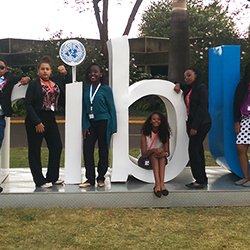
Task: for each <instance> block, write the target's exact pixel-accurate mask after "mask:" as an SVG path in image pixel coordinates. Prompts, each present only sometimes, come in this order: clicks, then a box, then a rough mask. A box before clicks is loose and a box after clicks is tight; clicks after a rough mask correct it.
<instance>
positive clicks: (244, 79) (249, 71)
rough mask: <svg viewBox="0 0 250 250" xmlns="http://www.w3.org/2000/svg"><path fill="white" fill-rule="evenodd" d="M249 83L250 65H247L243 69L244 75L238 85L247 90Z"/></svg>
mask: <svg viewBox="0 0 250 250" xmlns="http://www.w3.org/2000/svg"><path fill="white" fill-rule="evenodd" d="M249 82H250V63H248V64H247V65H246V67H245V71H244V75H243V77H242V79H241V81H240V84H242V85H243V86H245V88H246V89H247V88H248V83H249Z"/></svg>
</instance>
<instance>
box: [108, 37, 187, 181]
mask: <svg viewBox="0 0 250 250" xmlns="http://www.w3.org/2000/svg"><path fill="white" fill-rule="evenodd" d="M108 48H109V61H110V65H109V66H110V67H109V68H110V81H111V85H112V89H113V94H114V99H115V105H116V110H117V120H118V121H117V122H118V132H117V133H116V134H114V136H113V143H112V150H113V151H112V157H113V158H112V177H111V181H112V182H125V181H126V180H127V178H128V175H130V174H131V175H133V176H134V177H136V178H137V179H139V180H142V181H145V182H148V183H153V182H154V176H153V171H152V170H145V169H142V168H140V167H138V166H137V160H136V159H133V157H131V156H129V141H128V140H129V134H128V131H129V128H128V120H129V117H128V108H129V106H131V105H132V104H133V103H134V102H135V101H137V100H138V99H140V98H142V97H144V96H147V95H157V96H159V97H160V98H161V100H162V101H163V102H164V104H165V107H166V110H167V114H168V121H169V124H170V126H171V130H172V136H171V139H170V151H171V152H170V157H169V163H168V165H167V168H166V175H165V180H166V181H169V180H171V179H173V178H175V177H176V176H177V175H178V174H179V173H180V172H181V171H182V170H183V169H184V167H185V166H186V164H187V162H188V151H187V148H188V136H187V134H186V129H185V128H186V108H185V105H184V102H183V99H182V95H181V94H176V93H175V92H174V91H173V88H174V84H173V83H171V82H169V81H163V80H143V81H139V82H136V83H134V84H133V85H131V86H129V44H128V39H127V37H126V36H124V37H122V38H117V39H111V40H110V41H108ZM138 144H139V143H138Z"/></svg>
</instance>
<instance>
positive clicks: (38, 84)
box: [25, 57, 63, 188]
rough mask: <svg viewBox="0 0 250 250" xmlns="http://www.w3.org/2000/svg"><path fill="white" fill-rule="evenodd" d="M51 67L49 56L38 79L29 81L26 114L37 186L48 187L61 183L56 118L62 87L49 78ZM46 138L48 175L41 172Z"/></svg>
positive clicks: (41, 64)
mask: <svg viewBox="0 0 250 250" xmlns="http://www.w3.org/2000/svg"><path fill="white" fill-rule="evenodd" d="M51 74H52V66H51V63H50V60H49V58H48V57H44V58H43V59H42V61H41V62H40V63H39V64H38V68H37V75H38V78H37V79H36V80H34V81H33V82H31V83H30V84H29V87H28V89H27V92H26V109H27V115H26V119H25V126H26V132H27V138H28V158H29V166H30V169H31V173H32V176H33V180H34V182H35V184H36V187H42V188H49V187H52V186H53V184H54V185H56V184H62V183H63V181H62V180H60V179H59V168H60V157H61V151H62V142H61V137H60V133H59V130H58V126H57V123H56V119H55V111H56V110H57V108H58V100H59V96H60V89H59V87H58V85H57V84H56V83H55V82H53V81H51V80H50V77H51ZM43 139H45V141H46V143H47V147H48V150H49V159H48V168H47V173H46V176H45V177H44V175H43V173H42V164H41V145H42V141H43Z"/></svg>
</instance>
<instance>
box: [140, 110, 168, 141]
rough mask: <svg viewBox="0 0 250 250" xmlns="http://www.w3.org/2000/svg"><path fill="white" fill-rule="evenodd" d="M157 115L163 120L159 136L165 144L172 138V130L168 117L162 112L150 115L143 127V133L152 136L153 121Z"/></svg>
mask: <svg viewBox="0 0 250 250" xmlns="http://www.w3.org/2000/svg"><path fill="white" fill-rule="evenodd" d="M155 114H157V115H158V116H159V117H160V119H161V124H160V126H159V132H158V136H159V139H160V141H161V142H162V143H163V144H165V143H166V142H167V140H168V139H169V137H170V132H171V129H170V126H169V124H168V120H167V117H166V116H165V115H163V114H162V113H161V112H158V111H154V112H152V113H151V114H150V115H149V117H148V118H147V119H146V121H145V122H144V123H143V125H142V129H141V133H142V134H143V135H145V136H149V135H150V134H151V131H152V124H151V119H152V116H153V115H155Z"/></svg>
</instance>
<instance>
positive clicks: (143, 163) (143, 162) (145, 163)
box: [138, 134, 158, 170]
mask: <svg viewBox="0 0 250 250" xmlns="http://www.w3.org/2000/svg"><path fill="white" fill-rule="evenodd" d="M157 136H158V134H155V136H154V138H153V140H152V141H151V143H150V145H149V147H148V150H149V149H151V147H152V146H153V144H154V141H155V139H156V138H157ZM138 166H139V167H141V168H144V169H147V170H150V169H153V167H152V164H151V161H150V159H149V158H148V157H147V156H140V157H139V159H138Z"/></svg>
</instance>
